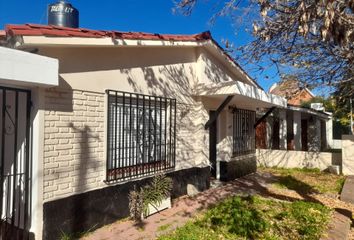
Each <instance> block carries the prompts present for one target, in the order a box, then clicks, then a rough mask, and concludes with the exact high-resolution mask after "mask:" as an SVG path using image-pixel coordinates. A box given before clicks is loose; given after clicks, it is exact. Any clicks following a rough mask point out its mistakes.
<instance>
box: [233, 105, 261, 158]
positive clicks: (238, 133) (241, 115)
mask: <svg viewBox="0 0 354 240" xmlns="http://www.w3.org/2000/svg"><path fill="white" fill-rule="evenodd" d="M232 114H233V144H232V145H233V155H234V156H241V155H246V154H251V153H255V152H256V147H255V129H254V124H255V119H256V113H255V112H254V111H250V110H243V109H236V108H234V109H233V110H232Z"/></svg>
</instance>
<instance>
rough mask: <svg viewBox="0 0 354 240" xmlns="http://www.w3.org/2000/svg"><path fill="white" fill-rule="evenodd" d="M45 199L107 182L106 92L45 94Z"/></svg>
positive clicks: (51, 92) (49, 92)
mask: <svg viewBox="0 0 354 240" xmlns="http://www.w3.org/2000/svg"><path fill="white" fill-rule="evenodd" d="M45 109H46V111H45V140H44V173H43V174H44V200H45V201H47V200H50V199H56V198H62V197H64V196H68V195H71V194H73V193H79V192H84V191H87V190H89V189H94V188H97V187H99V186H101V185H103V179H104V172H105V156H104V122H105V119H104V94H103V93H102V94H98V93H91V92H82V91H76V90H74V91H72V90H59V89H55V90H47V91H46V93H45Z"/></svg>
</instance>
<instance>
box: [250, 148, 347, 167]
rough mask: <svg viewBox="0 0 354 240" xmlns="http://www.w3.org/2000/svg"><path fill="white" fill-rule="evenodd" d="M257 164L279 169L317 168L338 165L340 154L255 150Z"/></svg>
mask: <svg viewBox="0 0 354 240" xmlns="http://www.w3.org/2000/svg"><path fill="white" fill-rule="evenodd" d="M256 156H257V164H258V165H260V166H266V167H280V168H304V167H307V168H319V169H321V170H324V169H326V168H328V167H329V166H330V165H340V163H341V153H330V152H305V151H287V150H271V149H257V153H256Z"/></svg>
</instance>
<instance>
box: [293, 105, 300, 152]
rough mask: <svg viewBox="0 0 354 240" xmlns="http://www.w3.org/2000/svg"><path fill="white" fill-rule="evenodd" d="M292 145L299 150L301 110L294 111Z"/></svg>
mask: <svg viewBox="0 0 354 240" xmlns="http://www.w3.org/2000/svg"><path fill="white" fill-rule="evenodd" d="M294 147H295V150H296V151H301V112H298V111H294Z"/></svg>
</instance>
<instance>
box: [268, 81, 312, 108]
mask: <svg viewBox="0 0 354 240" xmlns="http://www.w3.org/2000/svg"><path fill="white" fill-rule="evenodd" d="M269 93H271V94H275V95H278V96H282V97H285V98H286V99H287V100H288V104H291V105H294V106H300V105H301V102H302V101H309V100H310V99H312V98H313V97H314V95H313V94H312V93H311V91H310V90H309V89H307V88H305V87H301V86H300V82H299V81H297V80H292V79H289V80H284V81H281V82H280V83H279V84H275V85H273V86H272V87H271V89H270V90H269Z"/></svg>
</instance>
